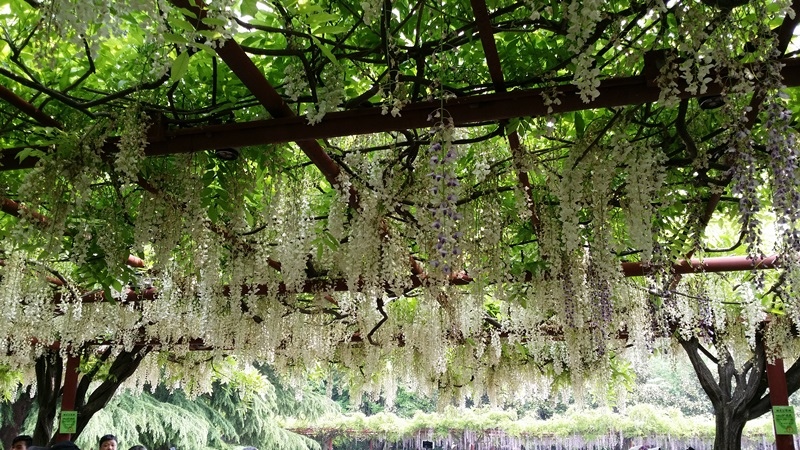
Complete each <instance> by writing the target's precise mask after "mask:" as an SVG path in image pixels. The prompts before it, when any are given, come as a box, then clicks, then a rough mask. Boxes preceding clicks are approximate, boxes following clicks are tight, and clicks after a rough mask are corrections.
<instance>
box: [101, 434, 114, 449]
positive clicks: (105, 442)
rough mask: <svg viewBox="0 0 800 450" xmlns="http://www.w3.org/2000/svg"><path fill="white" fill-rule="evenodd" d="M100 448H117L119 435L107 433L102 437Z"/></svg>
mask: <svg viewBox="0 0 800 450" xmlns="http://www.w3.org/2000/svg"><path fill="white" fill-rule="evenodd" d="M100 450H117V437H116V436H114V435H113V434H107V435H105V436H103V437H101V438H100Z"/></svg>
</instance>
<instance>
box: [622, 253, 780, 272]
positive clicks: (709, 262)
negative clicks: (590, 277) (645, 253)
mask: <svg viewBox="0 0 800 450" xmlns="http://www.w3.org/2000/svg"><path fill="white" fill-rule="evenodd" d="M778 267H780V265H779V264H778V256H776V255H772V256H767V257H765V258H755V259H751V258H748V257H747V256H718V257H714V258H705V259H703V260H702V261H701V260H699V259H691V260H689V261H687V260H683V261H681V262H679V263H676V264H674V265H673V266H672V270H673V272H674V273H676V274H687V273H705V272H709V273H710V272H741V271H745V270H765V269H777V268H778ZM657 269H658V267H652V266H643V265H642V263H639V262H626V263H622V273H624V274H625V276H626V277H642V276H645V275H648V274H650V273H653V272H655V271H656V270H657Z"/></svg>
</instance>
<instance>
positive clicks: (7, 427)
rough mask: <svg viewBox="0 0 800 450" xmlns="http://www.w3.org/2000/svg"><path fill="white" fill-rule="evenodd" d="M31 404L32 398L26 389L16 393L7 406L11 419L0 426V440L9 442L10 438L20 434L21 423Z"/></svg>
mask: <svg viewBox="0 0 800 450" xmlns="http://www.w3.org/2000/svg"><path fill="white" fill-rule="evenodd" d="M32 406H33V398H32V397H31V396H30V392H28V390H26V391H25V392H20V393H19V394H18V395H17V399H16V400H14V403H11V404H10V405H9V407H8V408H9V410H10V415H11V417H10V420H11V421H10V422H8V423H4V424H3V425H2V426H0V442H3V443H5V444H10V443H11V440H12V439H14V438H15V437H17V436H18V435H19V434H20V432H21V431H22V424H23V423H24V422H25V418H26V417H28V413H30V411H31V407H32Z"/></svg>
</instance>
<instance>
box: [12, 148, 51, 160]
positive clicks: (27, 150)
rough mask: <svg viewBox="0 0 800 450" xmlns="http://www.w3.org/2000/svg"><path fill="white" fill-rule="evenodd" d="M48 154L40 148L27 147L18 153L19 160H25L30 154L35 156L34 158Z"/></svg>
mask: <svg viewBox="0 0 800 450" xmlns="http://www.w3.org/2000/svg"><path fill="white" fill-rule="evenodd" d="M46 155H47V153H45V152H43V151H41V150H38V149H35V148H30V147H26V148H24V149H22V151H21V152H19V153H17V159H18V160H19V162H22V161H24V160H25V159H26V158H28V157H30V156H33V157H34V158H42V157H44V156H46Z"/></svg>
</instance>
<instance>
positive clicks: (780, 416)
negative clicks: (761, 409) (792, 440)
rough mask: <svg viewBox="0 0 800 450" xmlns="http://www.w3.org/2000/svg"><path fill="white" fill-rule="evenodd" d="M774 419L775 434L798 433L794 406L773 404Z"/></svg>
mask: <svg viewBox="0 0 800 450" xmlns="http://www.w3.org/2000/svg"><path fill="white" fill-rule="evenodd" d="M772 421H773V423H774V424H775V434H797V423H796V422H795V418H794V406H773V407H772Z"/></svg>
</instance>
